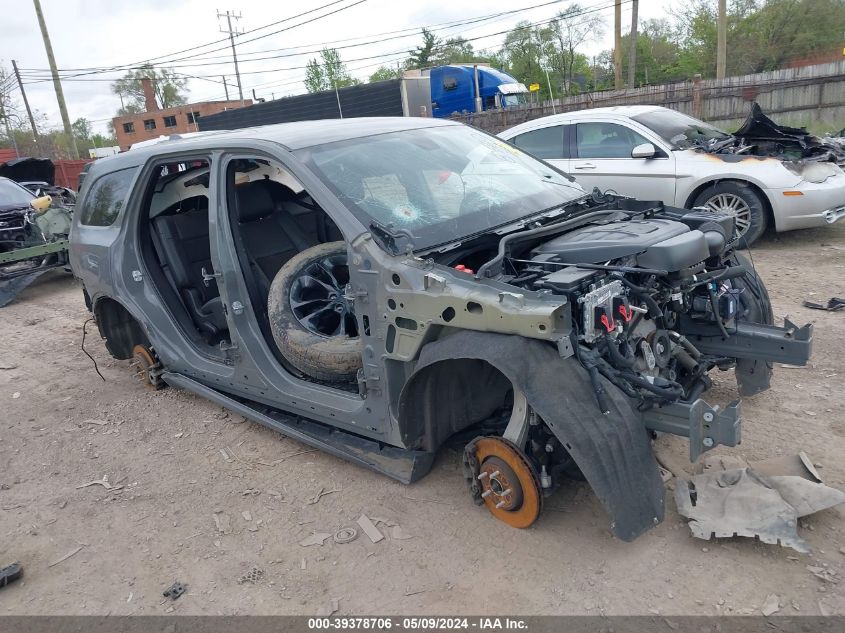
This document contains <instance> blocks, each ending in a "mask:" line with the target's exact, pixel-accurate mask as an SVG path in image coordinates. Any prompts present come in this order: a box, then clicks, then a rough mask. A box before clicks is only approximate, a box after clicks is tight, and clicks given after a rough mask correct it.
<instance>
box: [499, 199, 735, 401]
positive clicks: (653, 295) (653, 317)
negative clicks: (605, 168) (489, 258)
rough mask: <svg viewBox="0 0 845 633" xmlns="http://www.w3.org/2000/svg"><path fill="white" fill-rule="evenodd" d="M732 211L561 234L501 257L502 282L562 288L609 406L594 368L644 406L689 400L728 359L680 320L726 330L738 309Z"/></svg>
mask: <svg viewBox="0 0 845 633" xmlns="http://www.w3.org/2000/svg"><path fill="white" fill-rule="evenodd" d="M733 232H734V221H733V217H732V216H728V215H718V214H714V213H711V212H704V211H685V210H667V209H663V208H655V209H653V210H651V211H647V212H644V213H642V214H639V215H636V216H634V217H633V218H630V217H628V218H625V219H624V220H620V219H617V220H616V221H614V220H613V219H608V220H604V221H602V223H598V224H589V225H586V226H582V227H580V228H576V229H575V230H572V231H570V232H568V233H563V234H561V235H558V236H557V237H554V238H552V239H550V240H548V241H544V242H541V243H539V244H536V245H534V246H532V247H531V248H530V250H529V251H528V253H527V254H526V255H523V256H521V257H511V258H508V259H507V260H506V261H507V262H508V263H509V265H510V266H512V267H513V270H514V272H515V274H513V275H512V276H508V275H506V276H505V279H504V280H506V281H508V283H510V284H515V285H518V286H521V287H524V288H527V289H531V290H536V291H540V292H549V293H553V294H559V295H565V296H566V297H567V298H568V300H569V304H570V306H571V310H572V312H571V318H572V324H573V329H574V333H573V338H575V339H577V340H576V341H573V343H574V345H573V347H574V349H575V351H576V354H577V356H578V358H579V360H580V361H581V362H582V364H584V366H585V367H587V368H588V369H589V371H590V373H591V376H592V379H593V380H592V382H593V387H594V389H595V391H596V397H597V399H598V402H599V405H600V407H601V408H602V411H607V406H606V402H605V401H604V392H603V388H602V387H601V381H600V380H599V378H598V376H599V374H601V375H603V376H605V377H606V378H607V379H608V380H610V381H611V382H612V383H613V384H615V385H616V386H618V387H619V388H621V389H622V390H623V391H624V392H625V393H626V394H627V395H629V396H631V397H633V398H636V399H637V400H638V401H640V403H641V407H642V408H650V407H652V406H660V405H662V404H667V403H671V402H677V401H684V402H690V401H693V400H695V399H696V398H698V397H699V396H700V395H701V394H702V393H703V392H704V391H706V390H707V389H708V388H709V387H710V385H711V381H710V379H709V378H708V377H707V372H708V371H709V370H710V369H712V368H714V367H716V366H719V367H720V368H723V369H724V368H727V367H730V366H732V364H733V361H732V359H728V358H724V357H716V356H707V355H704V354H702V353H700V352H699V350H697V349H696V347H695V346H694V345H693V343H691V342H690V341H689V340H688V339H687V338H686V337H685V336H684V335H683V334H682V332H683V331H684V323H685V322H686V321H688V320H692V321H699V322H702V321H703V322H707V323H711V324H716V325H717V326H718V328H719V331H720V332H723V333H724V334H725V337H726V338H727V329H728V328H731V327H732V325H733V323H734V319H735V318H736V316H737V314H738V312H739V311H740V309H741V307H740V306H741V303H740V296H741V293H742V292H743V288H737V287H734V285H732V282H731V280H732V279H737V278H738V277H741V276H744V275H746V274H747V272H748V271H747V270H746V268H745V267H744V266H742V265H740V264H739V263H738V261H737V260H736V259H735V258H732V257H730V256H729V255H728V254H729V253H730V250H731V249H730V248H729V241H730V240H729V238H728V236H731V235H733Z"/></svg>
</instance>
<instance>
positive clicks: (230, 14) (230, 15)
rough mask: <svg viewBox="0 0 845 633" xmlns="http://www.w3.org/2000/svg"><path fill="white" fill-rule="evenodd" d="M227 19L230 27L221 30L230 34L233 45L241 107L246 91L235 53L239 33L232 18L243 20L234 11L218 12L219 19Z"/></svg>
mask: <svg viewBox="0 0 845 633" xmlns="http://www.w3.org/2000/svg"><path fill="white" fill-rule="evenodd" d="M224 16H225V18H226V23H227V24H228V25H229V26H228V30H224V29H220V32H221V33H228V34H229V42H231V44H232V59H233V60H234V61H235V77H236V78H237V80H238V95H239V96H240V98H241V106H243V104H244V90H243V87H242V86H241V71H240V70H238V53H237V52H236V51H235V35H237V31H235V30H233V29H232V18H235V19H236V20H240V19H241V14H240V13H239V14H238V15H235V14H234V12H233V11H229V10H226V13H220V12H219V11H218V12H217V18H218V19H219V18H222V17H224Z"/></svg>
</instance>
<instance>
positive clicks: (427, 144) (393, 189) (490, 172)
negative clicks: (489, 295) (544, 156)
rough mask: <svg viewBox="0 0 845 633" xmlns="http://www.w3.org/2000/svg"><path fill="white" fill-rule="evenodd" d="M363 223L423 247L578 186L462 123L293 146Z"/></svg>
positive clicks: (538, 207) (545, 203) (546, 205)
mask: <svg viewBox="0 0 845 633" xmlns="http://www.w3.org/2000/svg"><path fill="white" fill-rule="evenodd" d="M297 154H298V155H299V157H300V159H302V160H303V161H304V162H305V163H306V164H307V165H308V166H309V167H310V168H311V169H312V170H314V171H315V172H316V173H317V174H318V175H319V176H321V177H322V180H323V181H324V182H325V183H326V184H327V185H328V186H329V188H330V189H331V190H332V191H333V192H334V194H335V195H336V196H337V197H338V198H339V199H340V200H341V201H342V202H343V203H344V204H345V205H346V206H347V207H348V208H349V209H350V210H351V211H352V213H354V214H355V215H356V217H358V219H359V220H360V221H361V222H362V223H363V224H364V225H365V226H370V225H371V224H372V223H373V222H375V223H377V224H378V225H381V226H382V227H384V228H385V229H386V230H387V231H388V232H400V233H401V234H403V235H405V236H406V237H408V238H409V239H410V240H411V241H412V246H413V247H414V248H417V249H420V248H428V247H431V246H436V245H440V244H444V243H447V242H452V241H455V240H457V239H460V238H462V237H466V236H469V235H474V234H477V233H480V232H483V231H486V230H488V229H491V228H493V227H496V226H501V225H503V224H509V223H511V222H513V221H515V220H518V219H520V218H523V217H526V216H530V215H534V214H536V213H538V212H541V211H544V210H547V209H551V208H553V207H557V206H560V205H562V204H565V203H567V202H570V201H572V200H575V199H577V198H580V197H582V196H584V195H585V194H584V191H583V190H582V189H581V188H580V187H579V186H578V185H576V184H575V183H574V182H571V181H570V180H569V179H568V178H567V177H566V176H564V175H562V174H561V173H560V172H558V171H556V170H555V169H554V168H552V167H550V166H549V165H546V164H545V163H543V162H540V161H538V160H537V159H535V158H532V157H531V156H529V155H527V154H525V153H523V152H522V151H521V150H518V149H517V148H515V147H513V146H511V145H509V144H507V143H506V142H504V141H502V140H500V139H497V138H495V137H492V136H489V135H487V134H485V133H483V132H480V131H478V130H474V129H472V128H470V127H466V126H463V125H450V126H443V127H432V128H423V129H416V130H404V131H399V132H389V133H386V134H379V135H375V136H368V137H364V138H355V139H350V140H346V141H338V142H336V143H328V144H326V145H319V146H315V147H310V148H306V149H303V150H299V152H297Z"/></svg>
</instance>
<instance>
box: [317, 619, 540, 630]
mask: <svg viewBox="0 0 845 633" xmlns="http://www.w3.org/2000/svg"><path fill="white" fill-rule="evenodd" d="M527 628H528V625H527V623H526V622H525V620H522V619H519V618H496V617H489V618H488V617H479V618H465V617H455V618H450V617H433V616H428V617H425V616H424V617H403V618H393V617H389V616H388V617H370V618H368V617H341V618H309V619H308V629H309V630H313V631H321V630H323V631H328V630H346V631H356V630H357V631H364V630H371V631H373V630H374V631H383V630H390V629H396V630H397V631H453V630H477V631H519V630H527Z"/></svg>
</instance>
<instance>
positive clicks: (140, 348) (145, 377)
mask: <svg viewBox="0 0 845 633" xmlns="http://www.w3.org/2000/svg"><path fill="white" fill-rule="evenodd" d="M132 365H133V366H134V367H135V369H136V372H137V373H136V374H135V375H136V376H138V378H140V379H141V382H142V383H143V384H144V385H145V386H147V387H148V388H150V389H152V390H153V391H158V390H159V389H161V388H162V387H164V382H163V381H162V379H161V363H159V362H158V359H157V358H156V356H155V352H153V351H152V350H151V349H149V348H147V347H145V346H144V345H136V346H135V347H134V348H133V349H132Z"/></svg>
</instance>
